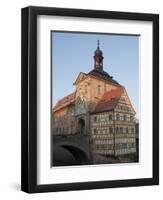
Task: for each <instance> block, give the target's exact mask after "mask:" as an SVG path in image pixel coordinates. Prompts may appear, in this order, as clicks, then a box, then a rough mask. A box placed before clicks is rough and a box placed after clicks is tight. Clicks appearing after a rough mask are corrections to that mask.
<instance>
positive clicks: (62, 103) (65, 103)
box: [53, 91, 76, 112]
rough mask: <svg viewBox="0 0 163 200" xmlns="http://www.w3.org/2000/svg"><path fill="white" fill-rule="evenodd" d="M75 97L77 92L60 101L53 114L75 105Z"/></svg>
mask: <svg viewBox="0 0 163 200" xmlns="http://www.w3.org/2000/svg"><path fill="white" fill-rule="evenodd" d="M75 96H76V91H75V92H73V93H71V94H69V95H67V96H65V97H64V98H62V99H60V100H59V101H58V102H57V103H56V105H55V106H54V107H53V112H55V111H57V110H59V109H61V108H63V107H65V106H68V105H70V104H71V103H73V102H74V101H75Z"/></svg>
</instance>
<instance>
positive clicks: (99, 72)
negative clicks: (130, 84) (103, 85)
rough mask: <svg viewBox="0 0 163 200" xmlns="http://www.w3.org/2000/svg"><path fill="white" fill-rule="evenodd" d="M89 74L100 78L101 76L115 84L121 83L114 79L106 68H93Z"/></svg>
mask: <svg viewBox="0 0 163 200" xmlns="http://www.w3.org/2000/svg"><path fill="white" fill-rule="evenodd" d="M88 74H89V75H93V76H95V77H98V78H101V79H104V80H106V81H109V82H111V83H113V84H115V85H119V86H120V84H119V83H118V82H117V81H116V80H114V79H113V77H112V76H110V75H109V74H108V73H107V72H105V71H104V70H99V69H93V70H91V71H90V72H89V73H88Z"/></svg>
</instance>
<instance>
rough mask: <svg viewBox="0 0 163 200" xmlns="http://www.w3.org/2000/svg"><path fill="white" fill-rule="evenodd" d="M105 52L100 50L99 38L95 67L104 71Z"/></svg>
mask: <svg viewBox="0 0 163 200" xmlns="http://www.w3.org/2000/svg"><path fill="white" fill-rule="evenodd" d="M103 59H104V57H103V53H102V51H101V50H100V42H99V40H97V49H96V50H95V52H94V68H95V69H96V70H100V71H103Z"/></svg>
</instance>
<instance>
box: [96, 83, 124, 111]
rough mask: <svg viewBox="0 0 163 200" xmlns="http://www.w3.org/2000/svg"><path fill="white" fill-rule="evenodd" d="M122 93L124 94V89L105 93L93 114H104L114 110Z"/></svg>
mask: <svg viewBox="0 0 163 200" xmlns="http://www.w3.org/2000/svg"><path fill="white" fill-rule="evenodd" d="M122 93H123V88H122V87H120V88H118V89H114V90H111V91H109V92H106V93H104V95H103V96H102V98H101V100H100V101H99V102H98V103H97V105H96V107H95V109H94V111H93V112H103V111H108V110H112V109H114V108H115V107H116V105H117V103H118V101H119V99H120V97H121V95H122Z"/></svg>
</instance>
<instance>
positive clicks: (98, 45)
mask: <svg viewBox="0 0 163 200" xmlns="http://www.w3.org/2000/svg"><path fill="white" fill-rule="evenodd" d="M97 48H98V49H99V48H100V40H97Z"/></svg>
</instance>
